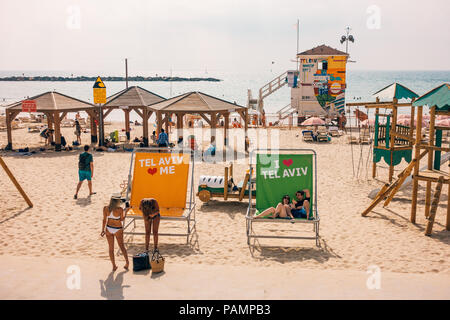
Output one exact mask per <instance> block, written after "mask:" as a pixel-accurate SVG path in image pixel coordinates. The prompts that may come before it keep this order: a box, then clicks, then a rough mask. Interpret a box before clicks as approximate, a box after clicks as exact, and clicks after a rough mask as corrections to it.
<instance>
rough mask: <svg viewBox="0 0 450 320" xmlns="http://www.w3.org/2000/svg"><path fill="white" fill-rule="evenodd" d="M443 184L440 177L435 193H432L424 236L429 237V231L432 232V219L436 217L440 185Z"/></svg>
mask: <svg viewBox="0 0 450 320" xmlns="http://www.w3.org/2000/svg"><path fill="white" fill-rule="evenodd" d="M443 182H444V177H443V176H440V177H439V180H438V183H437V185H436V191H435V192H434V197H433V204H432V205H431V211H430V215H429V217H428V223H427V227H426V229H425V235H426V236H429V235H431V231H432V230H433V224H434V218H435V217H436V211H437V207H438V204H439V199H440V197H441V191H442V183H443Z"/></svg>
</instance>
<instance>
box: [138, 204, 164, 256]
mask: <svg viewBox="0 0 450 320" xmlns="http://www.w3.org/2000/svg"><path fill="white" fill-rule="evenodd" d="M139 209H140V210H141V211H142V214H143V216H144V221H145V250H146V251H148V247H149V244H150V234H151V233H152V225H153V242H154V244H153V246H154V249H155V250H158V229H159V220H160V217H161V215H160V214H159V205H158V201H156V200H155V199H153V198H145V199H142V200H141V203H140V205H139Z"/></svg>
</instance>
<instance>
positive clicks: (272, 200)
mask: <svg viewBox="0 0 450 320" xmlns="http://www.w3.org/2000/svg"><path fill="white" fill-rule="evenodd" d="M314 170H315V168H314V167H313V156H312V154H260V153H258V154H257V156H256V185H257V188H258V192H256V209H257V211H258V212H262V211H264V210H265V209H267V208H269V207H274V208H275V207H276V206H277V204H278V203H279V202H281V199H282V198H283V196H284V195H289V196H290V198H291V200H296V197H295V193H296V192H297V191H298V190H303V189H308V190H309V191H310V194H311V201H310V202H311V203H313V187H314V185H313V179H314V174H313V172H314ZM309 216H310V218H312V206H310V212H309Z"/></svg>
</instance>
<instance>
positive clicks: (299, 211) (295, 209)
mask: <svg viewBox="0 0 450 320" xmlns="http://www.w3.org/2000/svg"><path fill="white" fill-rule="evenodd" d="M295 197H296V198H297V199H296V200H292V204H291V213H292V215H293V216H294V218H303V219H308V213H309V203H310V201H311V199H310V193H309V190H308V189H303V190H299V191H297V192H296V193H295Z"/></svg>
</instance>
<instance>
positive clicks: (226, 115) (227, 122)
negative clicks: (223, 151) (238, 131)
mask: <svg viewBox="0 0 450 320" xmlns="http://www.w3.org/2000/svg"><path fill="white" fill-rule="evenodd" d="M223 117H224V118H225V121H224V126H223V146H224V147H225V146H228V129H229V127H230V113H229V112H226V113H224V114H223Z"/></svg>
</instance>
